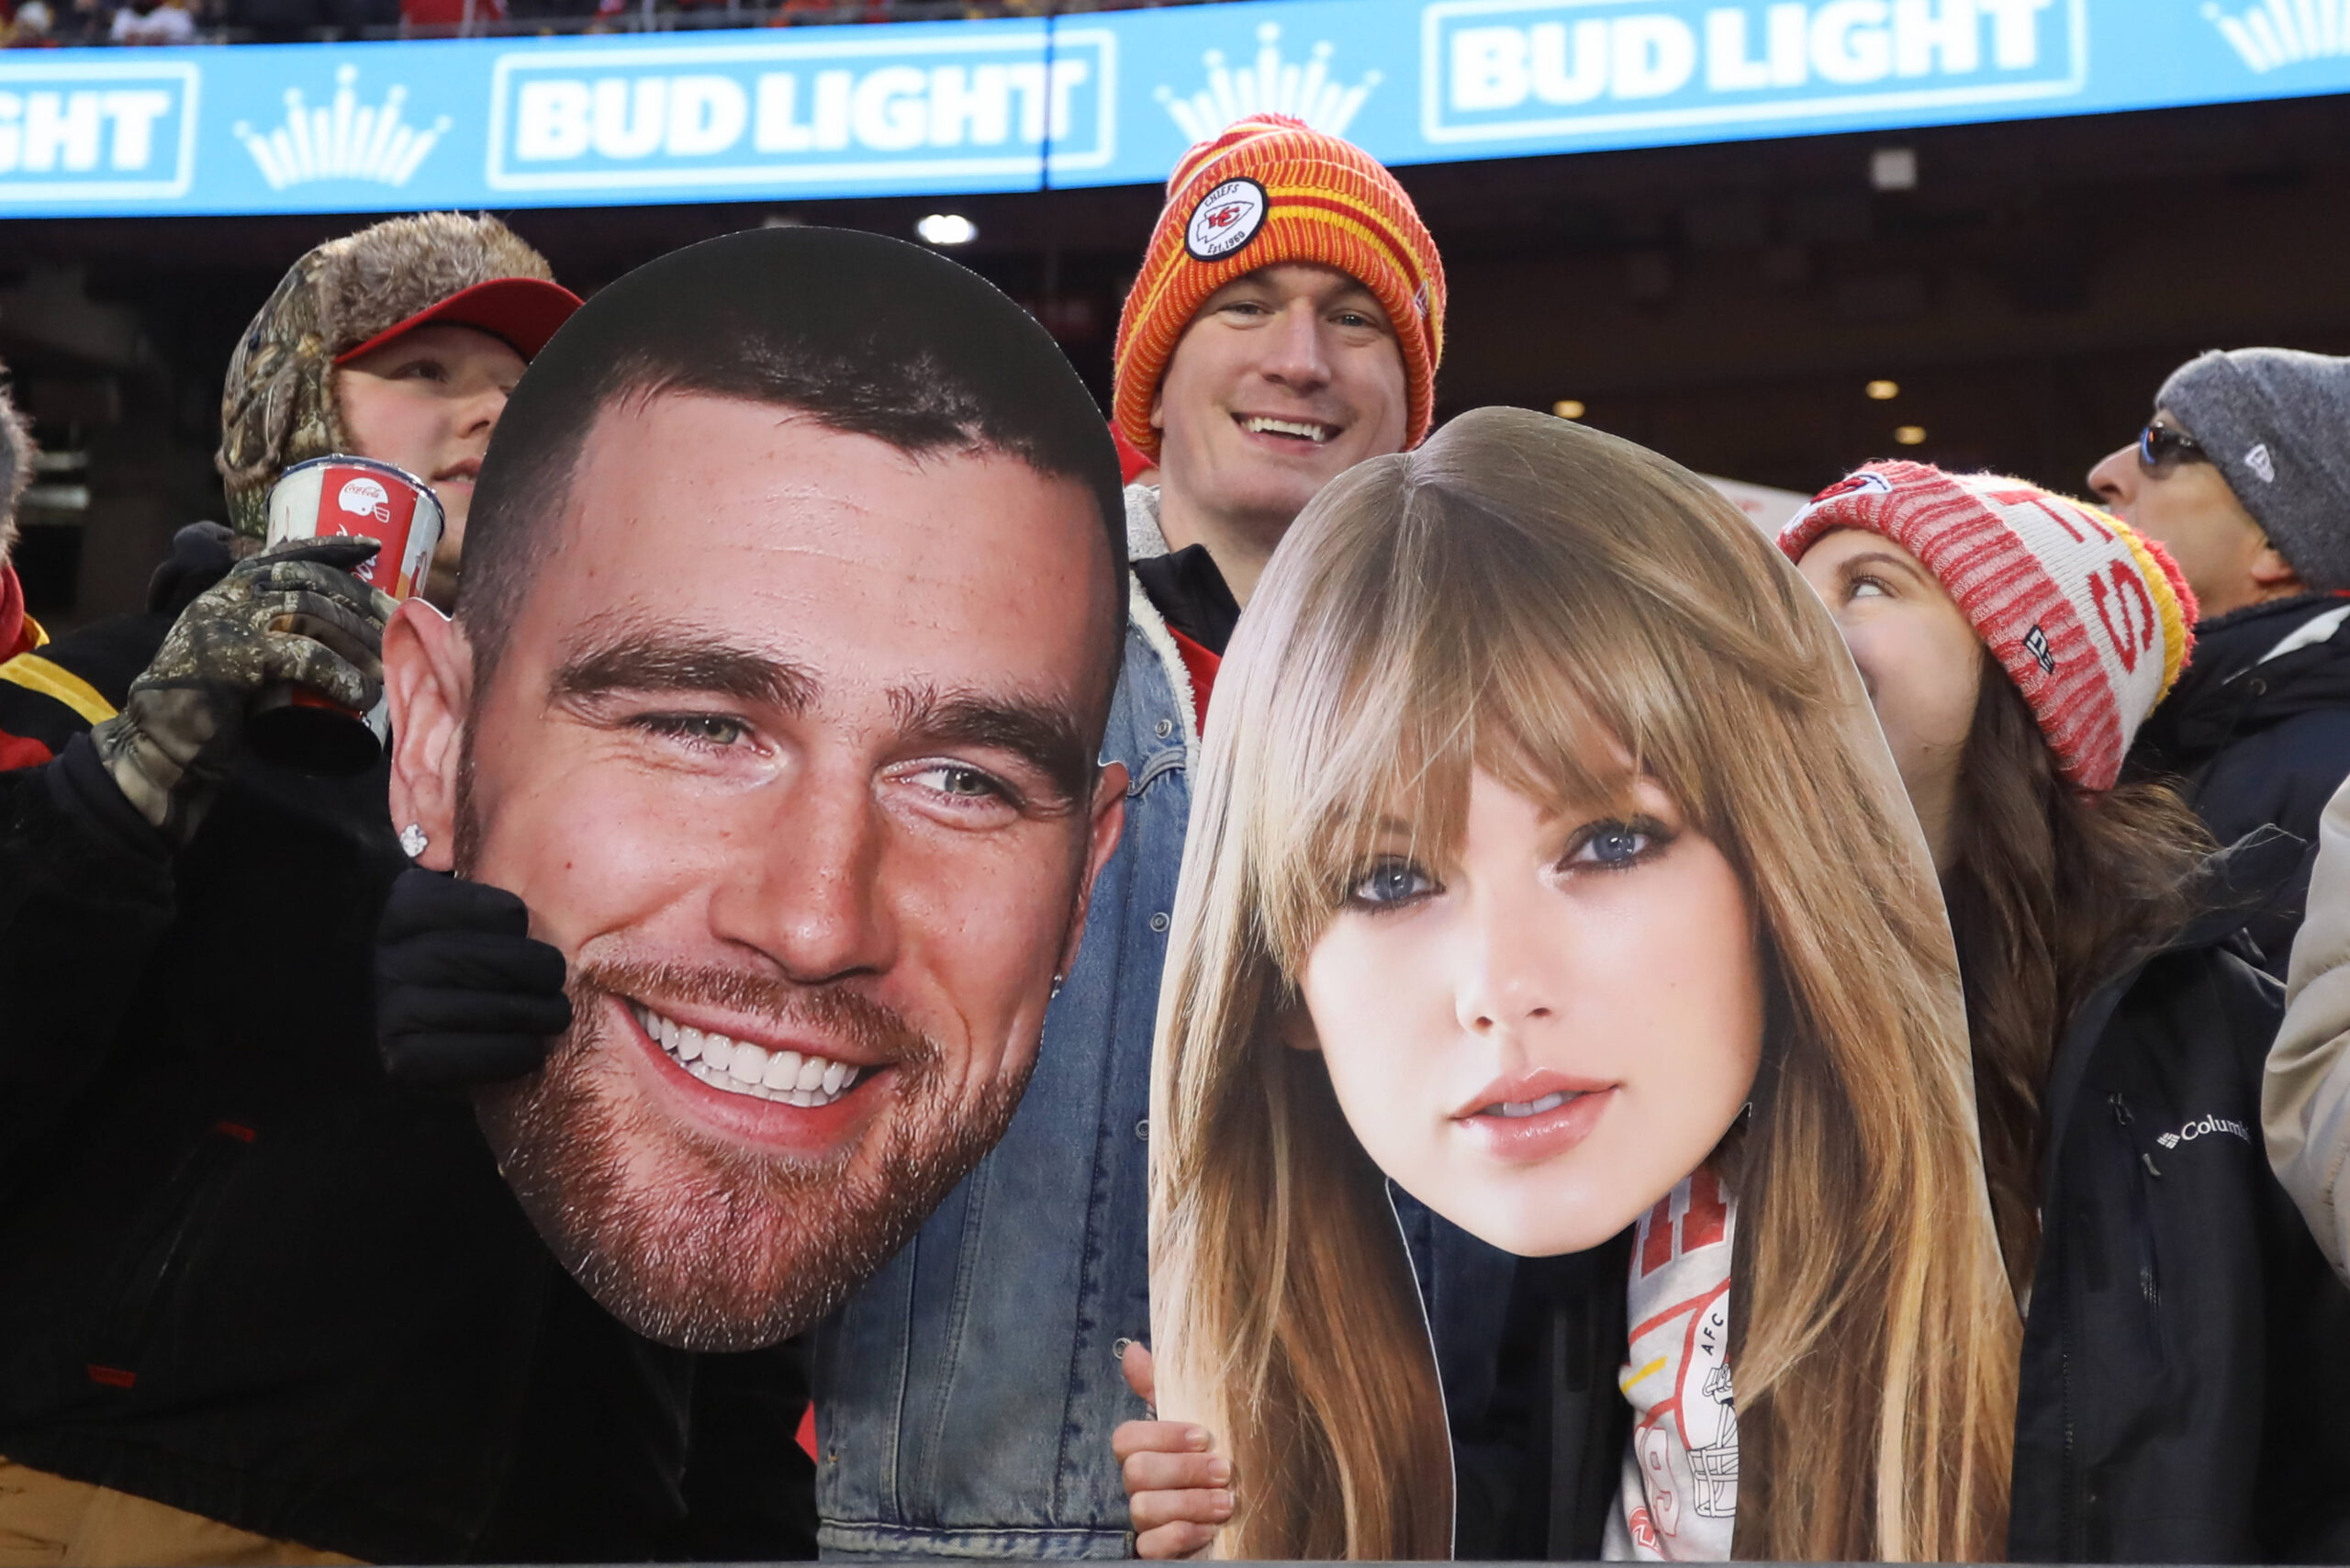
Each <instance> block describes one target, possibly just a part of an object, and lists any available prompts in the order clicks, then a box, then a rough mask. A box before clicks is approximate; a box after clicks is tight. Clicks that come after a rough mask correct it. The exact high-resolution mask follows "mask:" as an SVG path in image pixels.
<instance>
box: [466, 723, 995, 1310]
mask: <svg viewBox="0 0 2350 1568" xmlns="http://www.w3.org/2000/svg"><path fill="white" fill-rule="evenodd" d="M473 742H474V736H473V732H472V729H471V727H470V726H468V727H467V729H466V731H465V734H464V741H463V743H462V745H463V752H462V756H461V759H460V763H459V767H458V776H457V788H456V801H455V816H456V828H457V834H456V847H455V857H456V868H457V874H458V875H460V876H464V875H467V874H468V873H469V872H470V870H471V868H473V866H474V865H475V864H476V862H477V861H478V858H479V856H480V853H481V849H482V846H483V838H484V832H485V827H484V824H483V823H482V822H481V821H480V819H479V817H478V816H477V814H476V811H475V808H474V801H473V778H474V757H473ZM565 989H566V991H568V993H569V995H570V998H571V1003H572V1014H573V1017H574V1019H575V1022H574V1024H573V1025H572V1028H571V1030H570V1031H569V1032H568V1033H567V1034H565V1036H563V1037H562V1038H560V1039H559V1040H557V1041H556V1043H555V1045H554V1048H553V1049H552V1050H551V1051H550V1052H549V1053H548V1056H547V1061H546V1065H545V1067H544V1068H543V1069H542V1070H540V1071H538V1072H537V1073H535V1074H533V1075H532V1076H531V1077H529V1078H524V1079H520V1080H517V1081H513V1082H511V1083H505V1084H497V1085H493V1086H490V1087H488V1088H487V1089H484V1090H482V1091H480V1092H478V1093H477V1094H476V1111H477V1114H478V1115H479V1118H480V1121H481V1126H482V1130H483V1133H484V1135H485V1136H486V1137H487V1139H488V1141H489V1145H490V1148H491V1150H492V1152H493V1153H494V1154H496V1155H497V1157H498V1169H499V1170H500V1172H501V1173H502V1174H503V1175H504V1177H505V1178H506V1182H507V1184H508V1185H509V1187H511V1188H512V1189H513V1192H514V1194H515V1196H516V1198H517V1199H518V1200H519V1201H520V1203H521V1205H522V1208H523V1211H524V1212H525V1213H526V1214H527V1215H529V1216H530V1219H531V1222H532V1226H534V1227H535V1228H536V1229H537V1230H538V1232H539V1234H540V1236H541V1237H542V1238H543V1239H544V1240H545V1241H546V1243H547V1245H548V1247H549V1248H550V1249H552V1250H553V1251H554V1254H555V1257H556V1259H557V1260H558V1261H560V1262H561V1263H562V1264H563V1266H564V1267H565V1269H566V1270H568V1271H570V1273H571V1274H572V1276H573V1277H574V1278H576V1280H578V1281H579V1282H580V1284H581V1285H582V1286H584V1287H585V1288H586V1289H587V1291H588V1294H591V1295H593V1296H594V1297H595V1298H596V1300H597V1301H598V1302H599V1303H601V1304H602V1305H603V1306H604V1307H605V1309H606V1310H607V1311H609V1312H610V1313H611V1314H612V1315H613V1316H616V1317H618V1318H619V1319H620V1320H621V1322H623V1323H625V1324H627V1325H628V1326H629V1327H632V1328H634V1329H635V1330H636V1331H637V1332H639V1333H641V1334H643V1335H644V1336H646V1337H647V1338H652V1339H655V1340H657V1341H659V1342H660V1343H663V1344H666V1345H674V1346H677V1347H680V1348H682V1349H686V1350H755V1349H758V1348H760V1347H762V1346H766V1345H771V1344H774V1343H776V1342H778V1340H781V1339H785V1338H789V1337H790V1336H792V1335H794V1334H797V1333H799V1332H800V1331H801V1330H802V1329H804V1328H806V1327H809V1326H811V1324H813V1323H814V1322H815V1321H816V1320H817V1319H819V1318H821V1317H822V1316H824V1315H825V1314H827V1313H829V1312H830V1311H832V1310H833V1308H834V1307H835V1306H838V1305H840V1304H841V1302H842V1301H844V1300H845V1299H846V1297H847V1296H848V1294H849V1293H850V1292H851V1291H853V1290H855V1289H856V1287H857V1286H858V1285H860V1284H862V1283H864V1282H866V1281H867V1279H869V1278H871V1277H872V1275H873V1274H874V1272H875V1271H878V1269H879V1268H880V1267H881V1265H882V1264H883V1263H885V1262H887V1261H888V1260H889V1259H890V1257H891V1255H893V1254H894V1253H895V1252H896V1251H897V1250H898V1249H900V1248H901V1247H902V1246H903V1245H905V1243H906V1241H907V1240H908V1239H909V1238H911V1237H912V1234H913V1232H914V1231H915V1229H916V1228H918V1227H919V1226H921V1224H922V1222H923V1220H924V1219H926V1218H928V1217H929V1215H930V1214H931V1211H932V1210H934V1208H936V1207H937V1205H938V1204H939V1203H940V1202H941V1201H942V1200H943V1199H944V1198H945V1197H946V1194H947V1193H948V1192H949V1191H950V1190H951V1189H952V1188H953V1187H954V1186H955V1184H956V1183H957V1182H959V1181H961V1180H962V1178H963V1177H964V1176H965V1175H966V1174H968V1172H969V1170H971V1168H972V1167H973V1166H975V1165H976V1164H978V1163H979V1159H980V1158H981V1157H982V1156H983V1155H985V1154H986V1153H987V1151H988V1150H989V1149H990V1148H993V1147H994V1146H995V1144H996V1142H997V1141H998V1139H1000V1138H1001V1137H1002V1136H1003V1133H1004V1130H1005V1129H1006V1128H1007V1127H1008V1126H1011V1123H1012V1117H1013V1112H1014V1111H1016V1110H1017V1109H1018V1108H1019V1104H1020V1097H1021V1094H1022V1092H1024V1090H1025V1088H1026V1087H1027V1079H1028V1071H1027V1070H1023V1071H1022V1072H1020V1073H1019V1074H1017V1075H1016V1076H1015V1077H1014V1078H1013V1079H1012V1080H1011V1081H1007V1082H1002V1083H998V1084H995V1085H992V1086H990V1087H988V1088H986V1089H984V1090H983V1091H982V1092H981V1095H980V1097H979V1100H978V1102H977V1103H974V1104H971V1105H969V1106H967V1107H963V1108H960V1109H959V1110H958V1108H957V1105H956V1103H955V1096H954V1092H953V1087H952V1084H951V1083H950V1082H949V1081H948V1080H947V1074H946V1066H945V1053H944V1052H943V1051H942V1050H941V1048H940V1047H939V1046H938V1045H937V1043H936V1042H934V1041H933V1040H931V1039H928V1038H926V1037H925V1036H923V1035H922V1034H921V1033H919V1032H918V1031H917V1030H915V1029H914V1028H912V1026H911V1025H908V1024H907V1023H906V1022H905V1020H904V1019H903V1018H901V1016H900V1015H899V1014H897V1013H895V1012H894V1011H892V1010H890V1008H888V1007H885V1006H883V1005H881V1004H880V1003H878V1002H874V1001H873V1000H871V999H870V998H868V997H867V996H865V995H863V994H861V993H860V992H858V991H852V990H848V989H846V988H845V986H825V987H820V988H811V987H806V986H799V985H794V984H792V983H790V982H789V981H786V980H778V979H777V978H775V977H773V976H772V975H767V974H755V973H752V972H749V971H746V970H736V969H714V968H698V967H689V966H680V965H675V964H666V963H660V962H642V961H632V960H626V959H618V960H614V961H610V962H600V963H594V962H591V963H585V964H581V963H577V962H575V963H574V964H573V968H572V970H571V973H570V975H569V978H568V980H567V982H566V986H565ZM642 995H654V996H666V997H673V998H676V999H678V1000H680V1001H688V1002H706V1003H710V1004H713V1005H719V1006H724V1007H730V1008H740V1009H744V1010H745V1011H749V1012H753V1013H756V1014H766V1015H767V1016H768V1017H770V1018H772V1019H774V1020H775V1021H777V1022H778V1024H782V1025H790V1024H795V1023H796V1024H799V1025H812V1026H815V1027H817V1028H818V1029H820V1030H822V1031H824V1032H828V1033H834V1034H838V1035H844V1036H848V1037H850V1038H853V1039H855V1040H856V1041H857V1042H858V1044H859V1045H860V1046H862V1047H865V1048H866V1049H867V1051H869V1052H870V1053H871V1055H872V1057H873V1058H875V1059H877V1060H880V1061H885V1062H887V1063H889V1064H890V1066H889V1070H890V1072H891V1073H893V1074H895V1075H896V1076H897V1079H898V1081H897V1083H896V1084H895V1085H894V1086H893V1102H892V1104H891V1106H890V1109H889V1111H888V1112H887V1113H885V1114H884V1115H883V1116H882V1117H881V1118H880V1119H879V1120H878V1122H877V1123H876V1124H875V1125H874V1126H873V1127H872V1128H871V1130H870V1131H868V1132H867V1135H866V1136H865V1137H864V1138H863V1139H861V1140H860V1141H859V1142H858V1143H857V1144H856V1145H853V1146H851V1147H850V1148H847V1149H845V1150H844V1151H842V1152H841V1153H839V1154H837V1155H834V1156H831V1157H828V1158H826V1159H822V1160H815V1161H811V1160H804V1159H790V1158H788V1157H785V1156H783V1155H780V1154H759V1153H755V1152H754V1151H751V1150H747V1149H744V1148H735V1147H730V1146H728V1145H726V1144H723V1143H721V1142H720V1141H718V1140H716V1139H714V1138H711V1137H708V1136H706V1135H704V1134H702V1133H700V1132H698V1131H697V1130H695V1129H694V1128H692V1127H689V1126H684V1125H682V1124H681V1123H679V1122H677V1120H675V1119H674V1118H672V1117H669V1116H667V1115H666V1114H663V1113H662V1112H661V1111H660V1110H659V1108H658V1107H656V1106H654V1105H651V1104H648V1103H645V1102H644V1101H643V1100H642V1099H641V1098H639V1097H637V1096H636V1095H634V1094H632V1093H630V1092H628V1090H627V1088H626V1087H625V1086H626V1085H627V1083H628V1081H629V1069H628V1068H627V1066H626V1065H625V1064H624V1063H623V1062H622V1061H621V1059H620V1058H619V1057H618V1055H617V1053H618V1052H621V1051H624V1050H630V1049H633V1048H635V1047H634V1046H633V1044H632V1042H630V1041H628V1040H626V1039H621V1038H615V1037H613V1036H614V1034H615V1029H614V1021H615V1019H616V1017H617V1016H618V1015H619V1014H620V1012H621V1008H620V1007H617V1006H615V999H617V998H626V997H629V996H642ZM623 1005H624V1004H623ZM1029 1065H1030V1069H1031V1070H1033V1066H1034V1061H1033V1058H1032V1059H1031V1062H1030V1064H1029Z"/></svg>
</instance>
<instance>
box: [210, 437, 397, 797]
mask: <svg viewBox="0 0 2350 1568" xmlns="http://www.w3.org/2000/svg"><path fill="white" fill-rule="evenodd" d="M442 521H443V520H442V511H441V502H440V499H439V498H437V497H435V496H434V495H433V493H432V490H431V487H430V486H428V485H426V484H425V482H424V481H423V480H421V479H420V478H418V477H417V476H415V475H413V474H410V473H408V471H407V470H405V469H401V468H396V467H394V466H393V465H390V464H388V463H378V462H376V461H375V459H374V458H372V457H349V456H333V457H313V458H311V459H310V460H309V461H308V463H297V464H296V465H294V466H293V467H291V468H288V469H287V470H286V471H285V473H284V474H282V475H280V476H278V480H277V485H276V487H275V488H274V489H272V490H271V491H270V492H269V543H272V544H283V543H285V542H286V541H288V540H294V539H333V538H352V539H373V540H375V541H377V542H378V543H381V544H382V545H383V548H382V549H380V550H378V551H376V552H375V555H374V556H373V557H371V558H370V559H368V560H366V561H364V562H362V563H361V564H360V565H359V566H357V567H356V568H354V569H353V574H352V575H353V576H354V577H357V578H358V579H359V580H360V581H361V582H363V583H365V584H367V585H368V586H369V587H371V588H380V589H381V590H383V591H384V592H385V593H386V594H389V595H390V596H391V597H392V598H394V599H412V598H414V597H415V596H416V594H417V593H419V592H420V590H421V589H422V588H423V587H424V577H425V573H426V572H427V571H428V570H429V569H430V568H431V565H432V552H433V551H434V550H435V549H437V548H438V547H439V545H440V543H441V529H442ZM389 727H390V724H389V719H388V716H387V714H386V707H385V703H384V701H383V700H382V699H380V698H379V699H377V700H376V702H375V707H374V708H372V709H370V710H369V711H366V712H364V713H354V712H353V711H351V710H350V709H348V708H345V707H343V706H342V705H341V703H338V702H336V701H334V700H332V699H331V698H329V697H326V696H324V695H322V694H320V693H319V692H316V691H313V690H311V689H309V688H308V687H304V686H292V685H287V686H281V687H274V688H272V689H269V690H267V691H264V692H263V693H262V694H261V696H260V697H259V698H258V699H257V700H255V702H254V705H253V712H252V719H251V721H250V722H248V724H247V726H246V731H245V734H246V740H247V744H248V745H251V746H252V749H253V751H254V753H255V754H256V755H257V756H262V757H263V758H265V759H267V760H269V761H272V762H275V763H279V764H282V765H284V766H285V767H297V768H300V769H302V770H303V771H305V772H310V773H364V772H365V771H366V770H367V769H368V768H370V767H374V766H375V761H376V759H377V758H378V757H380V756H382V755H383V747H384V737H385V735H386V733H387V732H388V730H389Z"/></svg>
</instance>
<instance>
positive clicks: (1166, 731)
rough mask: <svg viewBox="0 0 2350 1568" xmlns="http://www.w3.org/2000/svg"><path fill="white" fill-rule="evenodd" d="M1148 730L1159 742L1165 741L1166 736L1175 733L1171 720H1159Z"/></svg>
mask: <svg viewBox="0 0 2350 1568" xmlns="http://www.w3.org/2000/svg"><path fill="white" fill-rule="evenodd" d="M1150 728H1151V732H1152V733H1153V734H1156V735H1158V738H1159V739H1160V740H1165V739H1166V738H1167V737H1168V736H1169V735H1171V734H1174V733H1175V721H1174V720H1172V719H1161V720H1159V721H1158V722H1157V723H1156V724H1153V725H1152V726H1151V727H1150Z"/></svg>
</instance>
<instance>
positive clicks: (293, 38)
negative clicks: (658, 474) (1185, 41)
mask: <svg viewBox="0 0 2350 1568" xmlns="http://www.w3.org/2000/svg"><path fill="white" fill-rule="evenodd" d="M1203 3H1209V0H0V40H5V44H6V47H7V48H11V49H53V48H56V47H58V46H60V45H68V44H71V45H93V44H188V43H250V42H262V43H296V42H303V41H311V40H330V39H379V38H442V37H449V36H453V35H454V36H464V35H468V34H498V33H506V34H513V33H544V32H609V31H623V30H640V29H647V28H676V27H699V26H735V27H743V26H767V27H791V26H801V25H818V24H825V23H845V22H900V21H951V20H965V19H978V18H981V17H1041V16H1045V15H1047V14H1056V13H1066V12H1070V11H1107V10H1131V9H1135V8H1136V7H1140V6H1164V5H1195V4H1203Z"/></svg>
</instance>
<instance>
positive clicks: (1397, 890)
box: [1347, 857, 1438, 909]
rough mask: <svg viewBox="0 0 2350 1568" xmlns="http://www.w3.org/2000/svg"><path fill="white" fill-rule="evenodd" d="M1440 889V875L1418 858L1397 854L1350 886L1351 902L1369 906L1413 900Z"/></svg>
mask: <svg viewBox="0 0 2350 1568" xmlns="http://www.w3.org/2000/svg"><path fill="white" fill-rule="evenodd" d="M1437 890H1438V888H1437V883H1436V879H1435V878H1433V877H1431V876H1429V875H1428V874H1427V872H1426V871H1423V870H1421V869H1420V868H1419V867H1418V866H1417V865H1416V863H1414V862H1412V861H1409V860H1404V859H1398V858H1395V857H1389V858H1386V859H1383V860H1380V861H1376V862H1374V863H1373V864H1372V866H1371V869H1370V870H1368V871H1366V872H1364V873H1363V874H1362V876H1361V877H1360V879H1357V881H1356V882H1355V885H1354V886H1353V887H1352V888H1351V889H1349V890H1348V893H1347V902H1348V903H1352V904H1359V905H1361V906H1363V907H1365V908H1370V909H1381V908H1389V907H1393V905H1396V904H1400V903H1409V902H1411V901H1412V900H1414V899H1416V898H1425V897H1426V896H1427V895H1428V894H1429V893H1432V892H1435V891H1437Z"/></svg>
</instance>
